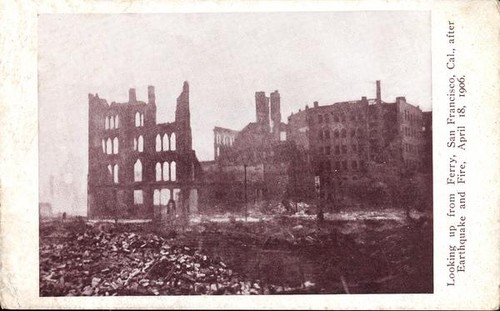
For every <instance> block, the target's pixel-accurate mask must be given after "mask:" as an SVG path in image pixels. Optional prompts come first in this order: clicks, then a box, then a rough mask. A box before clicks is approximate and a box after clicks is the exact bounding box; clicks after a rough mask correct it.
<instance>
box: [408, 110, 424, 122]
mask: <svg viewBox="0 0 500 311" xmlns="http://www.w3.org/2000/svg"><path fill="white" fill-rule="evenodd" d="M404 112H405V120H406V121H410V122H414V121H420V118H419V117H417V116H416V115H414V114H411V113H410V112H409V111H408V110H405V111H404Z"/></svg>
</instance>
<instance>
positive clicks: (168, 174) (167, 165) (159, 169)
mask: <svg viewBox="0 0 500 311" xmlns="http://www.w3.org/2000/svg"><path fill="white" fill-rule="evenodd" d="M155 173H156V181H162V180H163V181H176V179H177V174H176V164H175V161H172V162H167V161H165V162H163V164H162V163H159V162H158V163H156V166H155Z"/></svg>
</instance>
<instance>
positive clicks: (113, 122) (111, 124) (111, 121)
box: [109, 116, 115, 130]
mask: <svg viewBox="0 0 500 311" xmlns="http://www.w3.org/2000/svg"><path fill="white" fill-rule="evenodd" d="M114 128H115V118H114V117H113V116H111V117H109V129H111V130H112V129H114Z"/></svg>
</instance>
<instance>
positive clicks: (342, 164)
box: [322, 160, 364, 171]
mask: <svg viewBox="0 0 500 311" xmlns="http://www.w3.org/2000/svg"><path fill="white" fill-rule="evenodd" d="M331 164H334V165H333V169H334V170H337V171H340V170H344V171H347V170H349V165H348V161H335V162H332V163H330V162H329V161H327V162H324V163H323V164H322V169H323V170H325V171H331V170H332V165H331ZM363 166H364V161H360V162H359V163H358V161H356V160H353V161H351V169H352V170H353V171H357V170H358V169H360V168H362V167H363Z"/></svg>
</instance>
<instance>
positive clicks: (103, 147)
mask: <svg viewBox="0 0 500 311" xmlns="http://www.w3.org/2000/svg"><path fill="white" fill-rule="evenodd" d="M101 143H102V153H106V141H105V140H104V139H101Z"/></svg>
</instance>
